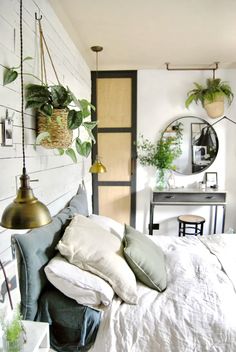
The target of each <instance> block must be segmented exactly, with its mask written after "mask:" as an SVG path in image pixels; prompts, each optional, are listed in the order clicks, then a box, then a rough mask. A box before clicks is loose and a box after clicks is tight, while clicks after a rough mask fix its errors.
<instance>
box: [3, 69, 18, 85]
mask: <svg viewBox="0 0 236 352" xmlns="http://www.w3.org/2000/svg"><path fill="white" fill-rule="evenodd" d="M17 77H18V72H16V71H15V70H13V69H12V68H5V70H4V73H3V85H4V86H5V85H7V84H9V83H11V82H13V81H15V79H16V78H17Z"/></svg>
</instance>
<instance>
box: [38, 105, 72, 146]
mask: <svg viewBox="0 0 236 352" xmlns="http://www.w3.org/2000/svg"><path fill="white" fill-rule="evenodd" d="M67 117H68V111H67V110H66V109H53V113H52V116H51V117H50V119H49V118H48V117H46V116H45V115H43V114H41V113H39V114H38V117H37V133H38V134H40V133H42V132H48V133H49V135H50V138H47V139H44V140H42V141H41V143H40V145H42V146H43V147H44V148H48V149H54V148H68V147H69V146H70V145H71V143H72V138H73V131H72V130H69V129H68V127H67Z"/></svg>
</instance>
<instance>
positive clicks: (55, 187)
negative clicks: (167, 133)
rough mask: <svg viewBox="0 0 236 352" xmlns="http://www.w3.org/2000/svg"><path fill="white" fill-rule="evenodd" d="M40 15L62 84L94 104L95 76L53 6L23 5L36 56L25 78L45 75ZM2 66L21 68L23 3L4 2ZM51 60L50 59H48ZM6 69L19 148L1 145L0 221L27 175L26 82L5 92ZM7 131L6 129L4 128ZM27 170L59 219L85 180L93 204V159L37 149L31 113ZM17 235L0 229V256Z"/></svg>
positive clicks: (27, 0) (1, 107)
mask: <svg viewBox="0 0 236 352" xmlns="http://www.w3.org/2000/svg"><path fill="white" fill-rule="evenodd" d="M35 12H36V13H37V14H38V15H42V17H43V19H42V26H43V31H44V35H45V38H46V41H47V44H48V46H49V49H50V52H51V55H52V58H53V61H54V64H55V67H56V70H57V73H58V75H59V79H60V81H61V83H62V84H64V85H68V86H69V87H70V89H71V90H72V91H73V92H74V93H75V95H76V96H77V97H78V98H86V99H90V96H91V87H90V84H91V83H90V71H89V68H88V66H87V65H86V63H85V61H84V60H83V58H82V57H81V55H80V53H79V52H78V50H77V49H76V47H75V46H74V44H73V43H72V41H71V40H70V38H69V37H68V34H67V33H66V32H65V30H64V28H63V27H62V25H61V23H60V22H59V20H58V18H57V17H56V15H55V13H54V12H53V10H52V8H51V7H50V5H49V3H48V1H47V0H35V1H34V0H24V1H23V36H24V57H26V56H32V57H33V58H34V60H32V61H27V62H26V63H25V65H24V72H31V73H33V74H35V75H37V76H38V75H39V55H38V54H39V46H38V27H37V24H36V21H35ZM0 33H1V35H0V64H1V65H5V66H17V65H18V64H19V61H20V46H19V1H18V0H1V1H0ZM46 58H47V57H46ZM47 73H48V79H49V81H50V82H54V83H56V79H55V76H54V73H53V71H52V68H51V66H50V64H49V62H48V58H47ZM2 77H3V67H2V66H0V117H1V122H2V119H4V117H5V114H6V109H8V111H9V115H10V116H12V115H13V114H14V118H13V120H14V128H13V146H12V147H4V146H1V145H0V216H1V214H2V211H3V209H4V208H5V207H6V206H7V205H8V204H9V203H10V202H12V200H13V199H14V198H15V195H16V189H17V183H18V177H19V176H20V174H21V172H22V157H21V117H20V113H19V112H20V80H19V79H18V80H17V81H16V82H14V83H12V84H10V85H7V86H5V87H3V85H2ZM29 82H33V79H32V77H29V76H25V84H26V83H29ZM0 126H1V125H0ZM25 127H26V128H25V138H26V167H27V172H28V174H29V176H30V178H31V179H38V180H39V182H37V183H32V188H33V190H34V194H35V196H36V197H38V198H39V199H40V200H41V201H42V202H44V203H45V204H46V205H47V206H48V207H49V209H50V211H51V214H52V215H55V214H56V213H57V212H58V211H59V210H61V209H62V208H63V207H64V205H65V204H66V203H67V202H68V201H69V200H70V199H71V197H72V196H73V195H74V194H75V193H76V191H77V189H78V186H79V183H80V182H81V179H82V178H83V177H84V179H85V182H86V186H87V191H88V195H89V199H91V178H90V175H89V173H88V168H89V165H90V157H89V158H88V159H82V158H80V159H79V162H78V163H77V164H73V163H72V161H71V160H70V159H69V157H67V156H63V157H61V156H58V155H56V152H55V151H54V150H47V149H45V148H42V147H37V149H36V150H34V147H33V145H34V142H35V116H34V115H33V114H32V111H30V110H27V111H26V112H25ZM12 233H16V231H15V230H5V229H3V228H0V253H1V255H3V254H4V253H6V252H7V251H5V249H7V248H8V247H9V244H10V242H9V241H10V235H11V234H12Z"/></svg>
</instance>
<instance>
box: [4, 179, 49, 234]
mask: <svg viewBox="0 0 236 352" xmlns="http://www.w3.org/2000/svg"><path fill="white" fill-rule="evenodd" d="M20 182H21V186H20V188H19V189H18V191H17V195H16V198H15V199H14V201H13V202H12V203H11V204H9V205H8V207H7V208H6V209H5V210H4V212H3V214H2V222H1V226H3V227H5V228H8V229H32V228H35V227H40V226H43V225H46V224H48V223H49V222H51V220H52V219H51V216H50V213H49V210H48V209H47V207H46V206H45V205H44V204H43V203H41V202H40V201H39V200H38V199H37V198H36V197H35V196H34V194H33V191H32V189H31V188H30V185H29V176H28V175H26V174H23V175H22V176H21V177H20Z"/></svg>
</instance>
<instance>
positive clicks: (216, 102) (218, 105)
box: [185, 78, 234, 118]
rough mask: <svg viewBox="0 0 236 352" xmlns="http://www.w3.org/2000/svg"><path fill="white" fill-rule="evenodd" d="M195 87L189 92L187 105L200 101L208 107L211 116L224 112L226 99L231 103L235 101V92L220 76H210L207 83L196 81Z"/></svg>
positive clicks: (220, 114)
mask: <svg viewBox="0 0 236 352" xmlns="http://www.w3.org/2000/svg"><path fill="white" fill-rule="evenodd" d="M194 85H195V88H194V89H191V90H190V91H189V92H188V98H187V100H186V101H185V106H186V107H187V108H188V107H189V106H190V104H192V103H193V102H195V103H196V104H197V103H198V102H200V103H201V104H202V106H203V108H205V109H206V111H207V114H208V116H209V117H212V118H216V117H220V116H222V115H223V114H224V100H226V101H227V102H228V105H230V104H231V103H232V101H233V98H234V94H233V92H232V90H231V87H230V86H229V84H228V83H227V82H224V81H222V80H221V79H220V78H208V79H207V80H206V85H205V86H203V85H202V84H199V83H196V82H194Z"/></svg>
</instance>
